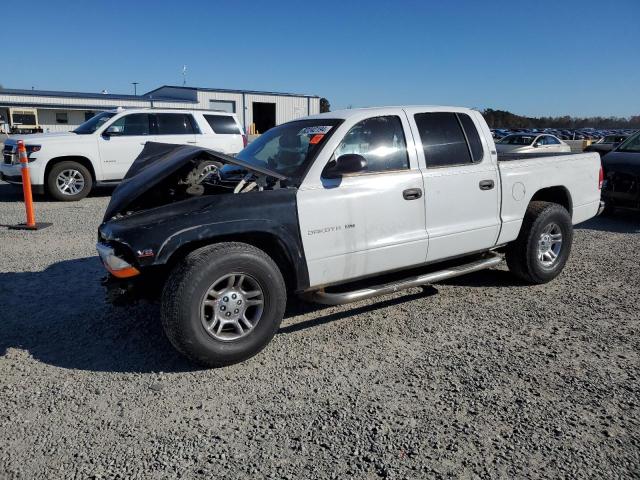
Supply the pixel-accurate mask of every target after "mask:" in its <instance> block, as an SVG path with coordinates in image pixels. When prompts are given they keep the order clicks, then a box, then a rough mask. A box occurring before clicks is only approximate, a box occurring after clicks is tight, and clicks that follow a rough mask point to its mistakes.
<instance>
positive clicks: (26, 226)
mask: <svg viewBox="0 0 640 480" xmlns="http://www.w3.org/2000/svg"><path fill="white" fill-rule="evenodd" d="M18 157H19V158H20V167H21V169H22V193H23V194H24V206H25V209H26V210H27V223H20V224H18V225H11V226H10V227H9V228H10V229H13V230H40V229H42V228H46V227H48V226H50V225H51V224H50V223H36V216H35V212H34V210H33V194H32V192H31V177H30V175H29V159H28V158H27V149H26V148H25V146H24V141H22V140H18Z"/></svg>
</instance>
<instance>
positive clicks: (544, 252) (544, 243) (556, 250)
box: [538, 223, 562, 268]
mask: <svg viewBox="0 0 640 480" xmlns="http://www.w3.org/2000/svg"><path fill="white" fill-rule="evenodd" d="M561 250H562V230H560V227H559V226H558V225H557V224H556V223H550V224H549V225H547V226H546V227H544V229H543V230H542V233H541V234H540V238H539V239H538V261H539V262H540V263H541V264H542V266H543V267H545V268H550V267H552V266H553V265H554V264H555V263H556V261H557V260H558V257H559V256H560V251H561Z"/></svg>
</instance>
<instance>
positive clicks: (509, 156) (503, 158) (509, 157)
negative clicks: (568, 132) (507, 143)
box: [498, 152, 586, 162]
mask: <svg viewBox="0 0 640 480" xmlns="http://www.w3.org/2000/svg"><path fill="white" fill-rule="evenodd" d="M585 153H586V152H585ZM569 155H582V153H575V152H560V153H498V161H499V162H510V161H513V160H531V159H535V158H546V157H566V156H569Z"/></svg>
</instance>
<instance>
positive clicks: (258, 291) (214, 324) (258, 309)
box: [161, 243, 286, 367]
mask: <svg viewBox="0 0 640 480" xmlns="http://www.w3.org/2000/svg"><path fill="white" fill-rule="evenodd" d="M285 306H286V288H285V284H284V280H283V278H282V274H281V273H280V270H279V269H278V267H277V265H276V264H275V263H274V261H273V260H272V259H271V258H270V257H269V256H268V255H267V254H265V253H264V252H263V251H262V250H259V249H257V248H255V247H253V246H252V245H248V244H245V243H219V244H215V245H209V246H206V247H202V248H199V249H198V250H195V251H193V252H191V253H190V254H189V255H187V257H186V258H185V259H184V261H182V262H180V264H179V265H178V266H176V267H175V268H174V270H173V271H172V272H171V274H170V275H169V278H168V280H167V282H166V284H165V287H164V289H163V293H162V301H161V319H162V325H163V327H164V331H165V333H166V335H167V337H168V338H169V341H170V342H171V344H172V345H173V346H174V347H175V348H176V349H177V350H178V351H179V352H181V353H182V354H183V355H185V356H186V357H187V358H189V359H190V360H192V361H193V362H195V363H198V364H200V365H203V366H206V367H221V366H225V365H231V364H234V363H238V362H241V361H243V360H246V359H248V358H250V357H252V356H254V355H255V354H257V353H258V352H260V351H261V350H262V349H263V348H264V347H266V345H267V344H268V343H269V342H270V341H271V339H272V338H273V336H274V335H275V333H276V332H277V331H278V328H279V326H280V322H281V321H282V317H283V315H284V310H285Z"/></svg>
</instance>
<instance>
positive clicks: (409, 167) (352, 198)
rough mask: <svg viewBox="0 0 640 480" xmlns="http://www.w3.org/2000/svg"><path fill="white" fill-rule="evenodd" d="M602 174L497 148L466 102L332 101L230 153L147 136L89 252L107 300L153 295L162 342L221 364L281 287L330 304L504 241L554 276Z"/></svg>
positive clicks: (265, 316) (252, 348)
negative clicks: (360, 104) (97, 263)
mask: <svg viewBox="0 0 640 480" xmlns="http://www.w3.org/2000/svg"><path fill="white" fill-rule="evenodd" d="M159 158H161V159H162V161H158V159H159ZM576 160H579V161H576ZM525 162H526V163H525ZM202 172H207V173H206V174H203V173H202ZM600 174H601V167H600V158H599V156H598V155H597V154H595V153H584V154H577V155H573V156H567V155H563V156H558V157H553V156H551V157H550V156H544V157H541V158H536V157H533V156H529V157H528V158H527V159H526V160H523V161H519V160H517V159H510V160H508V161H499V158H498V155H497V154H496V151H495V146H494V143H493V139H492V138H491V133H490V131H489V128H488V126H487V124H486V123H485V121H484V119H483V118H482V115H481V114H480V113H479V112H476V111H473V110H469V109H465V108H456V107H404V108H403V107H395V108H378V109H353V110H344V111H337V112H329V113H323V114H320V115H314V116H310V117H306V118H304V119H300V120H296V121H292V122H289V123H285V124H282V125H279V126H277V127H275V128H272V129H271V130H269V131H267V132H266V133H264V134H263V135H262V136H260V137H259V138H258V139H256V140H254V141H253V142H252V143H251V144H250V145H249V146H248V147H247V148H245V149H244V150H242V151H241V152H240V153H239V154H238V155H237V156H236V157H230V156H227V155H223V154H221V153H217V152H213V151H210V150H207V149H204V148H201V147H197V146H190V147H180V148H176V147H175V146H171V145H162V144H156V143H150V144H148V145H147V147H146V149H145V151H143V152H142V154H141V156H140V158H138V160H137V161H136V162H135V163H134V164H133V166H132V167H131V170H130V171H129V172H128V173H127V177H126V179H125V180H124V181H123V182H122V183H121V184H120V185H119V186H118V188H117V189H116V190H115V191H114V193H113V195H112V197H111V202H110V203H109V205H108V207H107V210H106V212H105V216H104V221H103V223H102V224H101V225H100V227H99V232H98V238H99V243H98V245H97V249H98V252H99V255H100V257H101V259H102V262H103V264H104V265H105V267H106V269H107V270H108V272H109V277H108V280H107V281H106V285H107V289H108V292H109V298H111V299H112V300H113V301H123V300H124V299H125V298H126V297H127V296H129V298H131V296H135V295H136V292H138V293H141V292H145V294H146V295H152V296H153V295H158V296H159V297H160V298H161V321H162V324H163V326H164V329H165V332H166V334H167V336H168V337H169V339H170V340H171V342H172V344H173V345H174V346H175V347H176V348H177V349H178V350H179V351H180V352H182V353H183V354H185V355H186V356H187V357H189V358H191V359H192V360H193V361H195V362H198V363H201V364H203V365H208V366H221V365H228V364H231V363H235V362H239V361H242V360H244V359H247V358H249V357H250V356H252V355H254V354H256V353H257V352H259V351H260V350H261V349H262V348H264V347H265V346H266V345H267V343H269V341H270V340H271V338H272V337H273V335H274V334H275V333H276V332H277V331H278V328H279V325H280V322H281V320H282V316H283V313H284V310H285V304H286V301H287V296H288V295H289V294H301V295H302V296H303V298H306V299H308V300H311V301H315V302H319V303H325V304H331V305H335V304H343V303H348V302H352V301H356V300H362V299H367V298H371V297H373V296H375V295H380V294H384V293H390V292H395V291H397V290H400V289H403V288H408V287H413V286H419V285H425V284H429V283H433V282H435V281H438V280H443V279H447V278H450V277H453V276H456V275H461V274H464V273H468V272H473V271H477V270H480V269H483V268H488V267H491V266H494V265H496V264H498V263H500V262H501V261H502V259H503V257H502V253H501V252H504V254H505V255H506V260H507V265H508V266H509V268H510V270H511V271H512V272H513V273H514V274H515V275H516V276H517V277H519V278H520V279H522V280H524V281H526V282H529V283H534V284H539V283H545V282H548V281H550V280H552V279H554V278H555V277H556V276H557V275H558V274H560V272H561V271H562V269H563V267H564V265H565V262H566V261H567V259H568V257H569V252H570V249H571V242H572V235H573V233H572V232H573V225H574V224H576V223H580V222H583V221H585V220H587V219H589V218H591V217H593V216H594V215H596V213H597V211H598V209H599V206H600V189H599V185H600ZM416 267H419V268H420V270H419V271H416V270H415V268H416ZM390 272H394V275H393V277H389V276H386V277H384V280H383V279H380V276H381V275H384V274H389V273H390ZM403 272H404V273H403ZM354 282H355V283H354ZM363 284H364V286H363ZM156 286H157V287H159V288H158V290H155V288H156ZM123 296H124V298H123ZM118 299H120V300H118Z"/></svg>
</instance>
